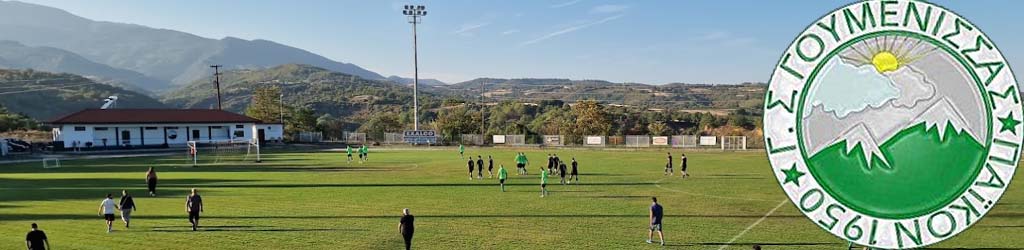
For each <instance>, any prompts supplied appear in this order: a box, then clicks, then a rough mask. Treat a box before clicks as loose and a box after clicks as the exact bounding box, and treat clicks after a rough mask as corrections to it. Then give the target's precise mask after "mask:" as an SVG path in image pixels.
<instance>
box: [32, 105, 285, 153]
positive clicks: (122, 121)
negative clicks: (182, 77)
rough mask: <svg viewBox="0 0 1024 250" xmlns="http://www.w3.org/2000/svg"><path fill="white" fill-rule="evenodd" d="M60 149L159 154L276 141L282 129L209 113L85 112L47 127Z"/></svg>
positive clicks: (231, 114) (140, 110)
mask: <svg viewBox="0 0 1024 250" xmlns="http://www.w3.org/2000/svg"><path fill="white" fill-rule="evenodd" d="M49 124H50V125H51V126H53V141H54V142H55V143H57V144H62V145H63V146H64V148H66V149H71V148H76V147H77V148H83V149H88V148H160V147H184V146H185V145H186V144H187V143H188V142H189V141H196V142H198V143H225V142H247V141H251V140H253V138H257V140H258V141H260V142H265V141H281V140H282V139H283V137H284V136H283V135H284V126H283V125H282V124H280V123H263V122H261V121H260V120H257V119H254V118H252V117H248V116H244V115H239V114H235V113H231V112H228V111H223V110H213V109H86V110H82V111H79V112H76V113H72V114H69V115H66V116H64V117H61V118H58V119H56V120H53V121H50V122H49Z"/></svg>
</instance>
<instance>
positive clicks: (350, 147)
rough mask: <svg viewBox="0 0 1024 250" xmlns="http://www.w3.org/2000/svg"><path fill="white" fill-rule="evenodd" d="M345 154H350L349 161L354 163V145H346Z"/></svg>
mask: <svg viewBox="0 0 1024 250" xmlns="http://www.w3.org/2000/svg"><path fill="white" fill-rule="evenodd" d="M345 154H347V155H348V163H349V164H351V163H352V145H345Z"/></svg>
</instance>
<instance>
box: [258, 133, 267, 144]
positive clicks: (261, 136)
mask: <svg viewBox="0 0 1024 250" xmlns="http://www.w3.org/2000/svg"><path fill="white" fill-rule="evenodd" d="M256 140H257V142H259V143H260V146H263V142H265V141H267V134H266V132H264V131H263V129H259V130H257V131H256Z"/></svg>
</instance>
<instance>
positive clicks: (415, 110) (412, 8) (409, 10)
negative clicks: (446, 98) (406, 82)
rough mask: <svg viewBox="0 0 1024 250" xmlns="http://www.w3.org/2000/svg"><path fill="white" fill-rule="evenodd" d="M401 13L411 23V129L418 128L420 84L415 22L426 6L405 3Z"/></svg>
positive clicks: (416, 22) (425, 12) (418, 21)
mask: <svg viewBox="0 0 1024 250" xmlns="http://www.w3.org/2000/svg"><path fill="white" fill-rule="evenodd" d="M402 14H403V15H406V16H408V17H409V23H411V24H412V65H413V78H412V117H413V118H412V121H413V125H412V129H413V130H420V110H419V96H418V94H417V87H418V86H419V84H420V65H419V53H418V51H417V48H416V24H419V23H420V18H422V17H423V16H426V15H427V8H426V7H424V6H423V5H406V6H405V9H403V10H402Z"/></svg>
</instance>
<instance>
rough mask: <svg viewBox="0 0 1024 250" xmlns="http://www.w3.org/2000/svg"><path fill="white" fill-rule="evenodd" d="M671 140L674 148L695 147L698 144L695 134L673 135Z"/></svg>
mask: <svg viewBox="0 0 1024 250" xmlns="http://www.w3.org/2000/svg"><path fill="white" fill-rule="evenodd" d="M671 140H672V147H674V148H696V147H697V145H698V144H697V141H698V140H697V136H696V135H675V136H672V139H671Z"/></svg>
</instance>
